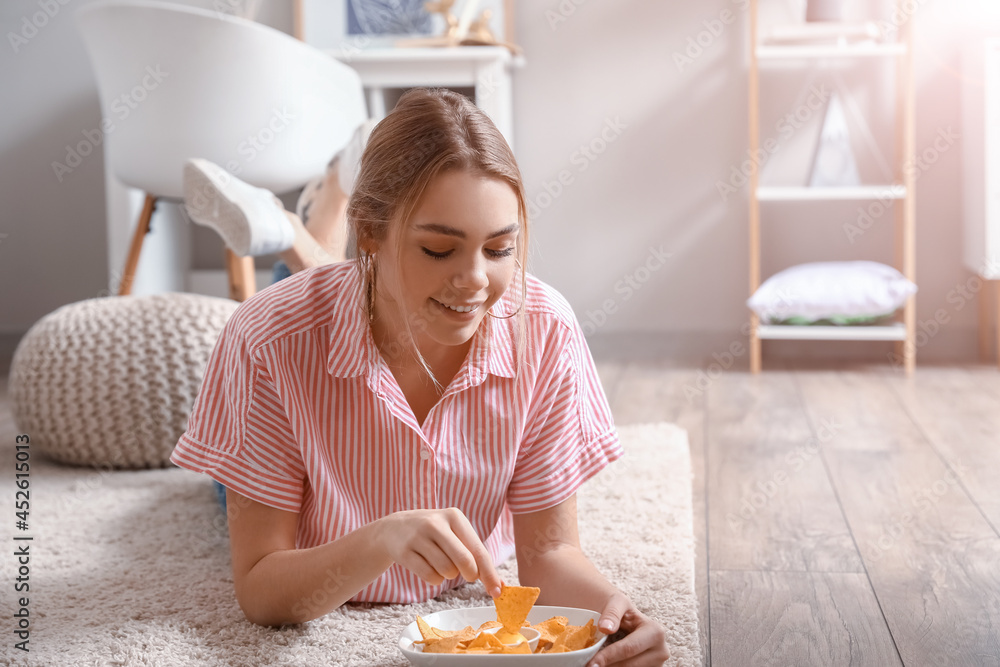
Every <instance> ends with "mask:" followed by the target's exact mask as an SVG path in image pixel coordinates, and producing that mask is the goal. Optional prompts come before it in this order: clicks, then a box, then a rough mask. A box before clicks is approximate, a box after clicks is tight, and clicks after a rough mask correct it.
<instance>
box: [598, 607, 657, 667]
mask: <svg viewBox="0 0 1000 667" xmlns="http://www.w3.org/2000/svg"><path fill="white" fill-rule="evenodd" d="M597 627H598V629H599V630H600V631H601V632H603V633H604V634H607V635H609V634H612V633H614V632H617V631H618V630H619V629H621V630H622V631H623V632H626V633H627V634H626V635H625V637H623V638H622V639H621V640H619V641H617V642H615V643H614V644H612V645H610V646H606V647H604V648H602V649H601V650H600V651H599V652H598V653H597V655H596V656H594V659H593V660H591V661H590V662H589V663H587V665H588V667H608V666H609V665H619V666H620V667H625V666H626V665H627V667H639V666H640V665H650V666H652V665H656V667H660V666H661V665H662V664H663V662H664V661H665V660H666V659H667V658H669V657H670V653H669V652H668V651H667V642H666V639H665V635H664V632H663V628H662V627H661V626H660V624H659V623H657V622H656V621H654V620H653V619H651V618H649V617H648V616H646V615H645V614H643V613H642V612H640V611H639V610H638V609H636V608H635V605H633V604H632V601H631V600H629V599H628V598H627V597H625V595H623V594H622V593H616V594H615V595H613V596H611V599H610V600H608V603H607V604H606V605H604V611H603V612H601V620H600V621H598V623H597Z"/></svg>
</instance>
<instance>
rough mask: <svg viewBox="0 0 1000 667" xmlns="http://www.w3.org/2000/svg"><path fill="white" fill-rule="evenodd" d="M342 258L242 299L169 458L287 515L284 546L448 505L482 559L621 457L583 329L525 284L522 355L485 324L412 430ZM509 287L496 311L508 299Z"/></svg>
mask: <svg viewBox="0 0 1000 667" xmlns="http://www.w3.org/2000/svg"><path fill="white" fill-rule="evenodd" d="M360 293H361V282H360V278H359V276H358V272H357V268H356V265H355V263H354V262H353V261H350V262H343V263H340V264H332V265H328V266H324V267H321V268H318V269H315V270H312V271H304V272H300V273H297V274H295V275H294V276H292V277H291V278H287V279H285V280H283V281H281V282H279V283H276V284H275V285H272V286H271V287H270V288H268V289H266V290H264V291H262V292H260V293H259V294H257V295H256V296H254V298H252V299H250V300H248V301H246V302H245V303H243V304H242V305H241V306H240V307H239V309H237V311H236V312H235V313H234V314H233V316H232V317H231V318H230V320H229V322H228V323H227V324H226V327H225V329H224V330H223V332H222V335H221V336H220V338H219V341H218V343H217V344H216V346H215V350H214V351H213V353H212V356H211V359H210V360H209V363H208V367H207V369H206V371H205V377H204V380H203V382H202V386H201V391H200V392H199V394H198V398H197V400H196V401H195V405H194V409H193V411H192V413H191V417H190V419H189V421H188V428H187V431H186V432H185V433H184V435H183V436H181V439H180V441H179V442H178V443H177V447H176V448H175V449H174V452H173V455H172V456H171V461H173V462H174V463H175V464H177V465H178V466H181V467H183V468H188V469H190V470H195V471H199V472H204V473H207V474H209V475H210V476H211V477H213V478H214V479H216V480H218V481H219V482H221V483H222V484H223V485H225V486H226V487H228V488H230V489H233V490H234V491H237V492H238V493H241V494H243V495H244V496H247V497H248V498H251V499H253V500H256V501H258V502H260V503H263V504H265V505H269V506H271V507H276V508H279V509H282V510H287V511H289V512H296V513H298V514H299V522H298V530H297V534H296V546H297V547H298V548H308V547H312V546H317V545H320V544H325V543H327V542H330V541H333V540H335V539H337V538H339V537H341V536H343V535H346V534H347V533H350V532H351V531H353V530H356V529H357V528H359V527H361V526H363V525H365V524H368V523H370V522H372V521H375V520H376V519H379V518H381V517H384V516H386V515H388V514H391V513H393V512H397V511H401V510H409V509H421V508H424V509H428V508H445V507H458V508H459V509H461V510H462V511H463V512H464V513H465V515H466V517H468V519H469V521H470V522H471V524H472V526H473V527H474V528H475V530H476V532H477V533H478V534H479V536H480V539H483V540H484V543H485V544H486V546H487V548H488V549H489V551H490V554H491V555H492V557H493V559H494V562H496V563H501V562H503V561H505V560H507V558H509V557H510V555H511V554H512V553H513V550H514V539H513V526H512V517H511V515H512V513H524V512H536V511H539V510H543V509H547V508H549V507H552V506H553V505H556V504H558V503H560V502H562V501H563V500H566V499H567V498H569V497H570V496H571V495H572V494H573V493H574V492H575V491H576V489H577V488H578V487H579V486H580V485H581V484H582V483H583V482H584V481H586V480H587V479H588V478H590V477H591V476H593V475H594V474H595V473H597V472H598V471H600V470H601V469H602V468H604V466H606V465H607V464H608V463H609V462H611V461H614V460H615V459H617V458H618V457H619V456H621V454H622V451H621V447H620V445H619V442H618V434H617V432H616V431H615V428H614V424H613V422H612V418H611V411H610V409H609V407H608V404H607V401H606V399H605V397H604V393H603V391H602V389H601V385H600V381H599V380H598V377H597V372H596V370H595V368H594V362H593V359H592V358H591V356H590V351H589V350H588V348H587V345H586V342H585V341H584V338H583V333H582V331H581V330H580V327H579V325H578V324H577V321H576V318H575V317H574V316H573V312H572V310H571V309H570V307H569V305H568V304H567V303H566V301H565V299H563V297H562V296H561V295H559V294H558V293H557V292H556V291H555V290H553V289H552V288H551V287H549V286H547V285H545V284H544V283H542V282H541V281H540V280H538V279H537V278H534V277H532V276H529V277H528V293H527V298H526V300H525V305H524V315H525V317H526V322H527V332H528V335H527V346H526V347H527V353H526V356H525V358H524V363H523V366H522V367H521V372H520V375H519V376H517V377H516V378H515V364H514V356H513V354H512V350H513V347H514V341H515V340H516V335H517V334H516V326H517V325H516V318H511V319H506V320H504V319H493V318H489V317H487V318H486V320H484V326H482V327H481V328H480V331H478V332H477V333H476V335H475V336H474V337H473V342H472V345H471V347H470V350H469V354H468V356H467V357H466V359H465V361H464V363H463V365H462V367H461V369H460V370H459V372H458V374H457V375H456V376H455V378H454V380H452V382H451V383H450V384H449V385H448V387H447V388H446V389H445V391H444V394H443V395H442V396H441V399H440V400H439V401H438V403H437V404H436V405H435V406H434V407H433V408H431V410H430V412H429V413H428V414H427V417H426V419H425V420H424V423H423V425H422V426H421V425H419V424H418V423H417V420H416V418H415V417H414V415H413V412H412V411H411V409H410V407H409V404H408V403H407V401H406V399H405V398H404V396H403V393H402V391H401V390H400V388H399V385H398V384H397V383H396V381H395V379H394V378H393V375H392V373H391V371H390V370H389V367H388V366H387V365H386V363H385V361H384V360H383V358H382V356H381V354H380V353H379V351H378V348H377V347H376V346H375V342H374V340H373V338H372V335H371V330H370V328H369V326H368V322H367V319H366V318H365V316H364V314H363V312H362V309H361V306H360ZM520 293H521V290H520V282H519V281H517V280H515V282H513V283H512V284H511V287H510V289H508V290H507V294H505V295H504V297H503V298H502V299H501V301H500V303H498V304H497V305H496V306H495V308H494V311H495V312H499V313H501V314H503V313H509V312H512V311H513V310H515V309H516V308H517V306H518V303H519V301H520ZM462 583H464V580H463V579H462V578H461V577H459V578H456V579H451V580H448V581H445V582H444V583H442V584H440V585H438V586H431V585H430V584H427V583H426V582H424V581H423V580H421V579H419V578H418V577H417V576H415V575H414V574H412V573H411V572H410V571H408V570H406V569H404V568H403V567H401V566H399V565H395V564H394V565H392V566H391V567H390V568H389V569H388V570H386V572H384V573H383V574H382V575H381V576H379V577H378V578H377V579H376V580H375V581H373V582H372V583H371V584H369V585H368V586H367V587H366V588H364V589H363V590H361V591H360V592H359V593H358V594H357V595H356V596H355V597H354V598H352V600H354V601H357V602H415V601H421V600H426V599H429V598H432V597H435V596H437V595H439V594H440V593H442V592H444V591H445V590H448V589H449V588H453V587H455V586H457V585H459V584H462Z"/></svg>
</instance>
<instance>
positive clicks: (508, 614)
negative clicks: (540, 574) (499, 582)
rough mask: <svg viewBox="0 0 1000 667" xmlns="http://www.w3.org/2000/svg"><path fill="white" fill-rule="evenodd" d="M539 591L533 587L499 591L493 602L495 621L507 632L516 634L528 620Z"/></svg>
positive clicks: (512, 587)
mask: <svg viewBox="0 0 1000 667" xmlns="http://www.w3.org/2000/svg"><path fill="white" fill-rule="evenodd" d="M539 593H541V589H539V588H535V587H533V586H507V585H506V584H504V585H503V587H502V588H501V589H500V596H499V597H497V598H495V599H494V600H493V604H494V605H495V606H496V609H497V620H499V621H500V622H501V623H503V627H504V628H505V629H506V630H508V631H509V632H517V630H518V629H519V628H521V627H522V624H523V623H524V622H525V620H527V618H528V612H530V611H531V607H532V606H534V604H535V600H537V599H538V594H539Z"/></svg>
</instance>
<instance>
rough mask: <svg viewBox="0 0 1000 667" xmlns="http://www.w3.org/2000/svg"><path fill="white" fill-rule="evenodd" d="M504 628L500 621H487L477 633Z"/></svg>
mask: <svg viewBox="0 0 1000 667" xmlns="http://www.w3.org/2000/svg"><path fill="white" fill-rule="evenodd" d="M502 627H503V623H501V622H500V621H486V622H485V623H483V624H482V625H480V626H479V630H477V631H476V632H482V631H483V630H492V629H493V628H502Z"/></svg>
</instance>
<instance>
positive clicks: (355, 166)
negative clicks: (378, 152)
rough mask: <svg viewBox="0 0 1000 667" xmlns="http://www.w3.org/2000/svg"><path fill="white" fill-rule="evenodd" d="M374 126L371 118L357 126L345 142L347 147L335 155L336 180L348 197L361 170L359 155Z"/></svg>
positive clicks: (362, 151)
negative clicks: (336, 161) (336, 163)
mask: <svg viewBox="0 0 1000 667" xmlns="http://www.w3.org/2000/svg"><path fill="white" fill-rule="evenodd" d="M375 125H376V123H375V120H374V119H372V118H369V119H368V120H366V121H365V122H364V123H362V124H361V125H358V127H357V129H356V130H354V134H352V135H351V138H350V139H349V140H348V141H347V145H346V146H344V147H343V148H342V149H341V150H340V153H339V154H338V155H337V160H338V165H337V180H338V181H339V182H340V189H341V190H343V191H344V192H345V193H346V194H348V195H349V194H351V192H353V190H354V181H355V180H356V179H357V177H358V170H359V169H360V168H361V154H362V153H364V151H365V146H367V145H368V137H369V136H371V133H372V128H374V127H375Z"/></svg>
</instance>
